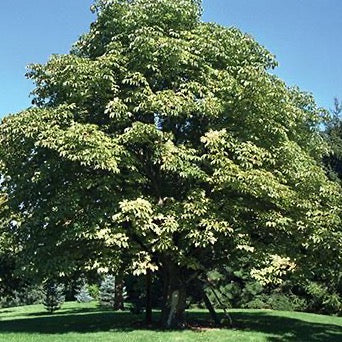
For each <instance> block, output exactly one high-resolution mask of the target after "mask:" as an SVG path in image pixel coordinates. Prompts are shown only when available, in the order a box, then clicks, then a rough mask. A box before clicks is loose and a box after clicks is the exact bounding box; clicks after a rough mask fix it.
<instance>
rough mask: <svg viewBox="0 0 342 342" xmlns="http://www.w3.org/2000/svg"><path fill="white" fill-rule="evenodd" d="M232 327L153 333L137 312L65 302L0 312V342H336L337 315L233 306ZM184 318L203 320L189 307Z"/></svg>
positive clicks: (340, 336)
mask: <svg viewBox="0 0 342 342" xmlns="http://www.w3.org/2000/svg"><path fill="white" fill-rule="evenodd" d="M231 315H232V318H233V320H234V328H233V329H201V330H184V331H158V330H154V331H153V330H148V329H146V328H141V327H140V321H141V319H142V317H141V316H137V315H131V314H130V313H128V312H117V313H114V312H111V311H106V310H103V309H100V308H98V307H97V306H96V303H89V304H78V303H73V302H71V303H65V304H64V306H63V308H62V310H60V311H57V312H56V313H55V314H53V315H49V314H47V313H46V312H45V310H44V309H43V306H42V305H32V306H25V307H19V308H9V309H1V310H0V341H1V342H24V341H25V342H43V341H44V342H45V341H51V342H61V341H63V342H76V341H77V342H100V341H101V342H183V341H184V342H190V341H193V342H226V341H232V342H240V341H243V342H244V341H253V342H259V341H265V342H266V341H267V342H275V341H284V342H290V341H300V342H304V341H308V342H318V341H327V342H341V341H342V318H340V317H329V316H321V315H313V314H306V313H297V312H296V313H294V312H276V311H268V310H232V311H231ZM188 318H189V320H196V321H198V322H199V321H201V320H208V319H209V317H208V315H207V314H206V313H205V312H204V311H191V312H189V313H188Z"/></svg>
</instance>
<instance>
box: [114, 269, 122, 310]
mask: <svg viewBox="0 0 342 342" xmlns="http://www.w3.org/2000/svg"><path fill="white" fill-rule="evenodd" d="M123 290H124V284H123V279H122V278H121V277H119V276H117V277H116V279H115V303H114V310H124V309H125V308H124V297H123Z"/></svg>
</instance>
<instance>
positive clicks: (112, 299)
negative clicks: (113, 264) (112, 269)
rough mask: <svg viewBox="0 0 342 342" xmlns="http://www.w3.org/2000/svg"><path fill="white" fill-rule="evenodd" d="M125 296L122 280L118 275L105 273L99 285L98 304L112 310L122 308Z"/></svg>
mask: <svg viewBox="0 0 342 342" xmlns="http://www.w3.org/2000/svg"><path fill="white" fill-rule="evenodd" d="M125 297H126V291H125V287H124V286H123V282H122V281H121V280H120V279H119V278H118V277H115V276H113V275H107V276H106V277H105V278H104V280H103V281H102V283H101V286H100V293H99V299H100V304H101V305H103V306H108V307H110V308H112V309H114V310H124V300H125Z"/></svg>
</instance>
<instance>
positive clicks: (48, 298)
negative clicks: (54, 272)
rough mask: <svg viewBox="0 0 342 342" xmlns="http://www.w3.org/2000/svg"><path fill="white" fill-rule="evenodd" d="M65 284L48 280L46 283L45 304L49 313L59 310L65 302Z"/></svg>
mask: <svg viewBox="0 0 342 342" xmlns="http://www.w3.org/2000/svg"><path fill="white" fill-rule="evenodd" d="M63 291H64V286H62V285H60V284H57V283H56V282H54V281H52V280H48V281H46V282H45V284H44V299H43V304H44V307H45V309H46V310H47V311H48V312H49V313H53V312H55V311H56V310H59V309H60V308H61V306H62V304H63V303H64V298H65V297H64V294H63Z"/></svg>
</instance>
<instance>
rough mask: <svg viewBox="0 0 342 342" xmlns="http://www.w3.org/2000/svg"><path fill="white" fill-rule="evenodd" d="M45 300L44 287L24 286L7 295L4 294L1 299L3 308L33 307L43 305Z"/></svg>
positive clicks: (0, 304) (0, 302) (0, 305)
mask: <svg viewBox="0 0 342 342" xmlns="http://www.w3.org/2000/svg"><path fill="white" fill-rule="evenodd" d="M43 298H44V293H43V289H42V286H40V285H37V284H35V285H22V286H20V287H19V286H18V288H17V290H14V291H12V292H10V293H7V294H2V295H1V299H0V307H1V308H9V307H15V306H24V305H33V304H38V303H41V302H42V300H43Z"/></svg>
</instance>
